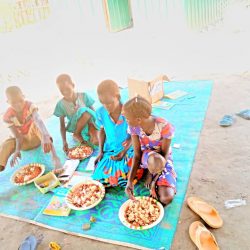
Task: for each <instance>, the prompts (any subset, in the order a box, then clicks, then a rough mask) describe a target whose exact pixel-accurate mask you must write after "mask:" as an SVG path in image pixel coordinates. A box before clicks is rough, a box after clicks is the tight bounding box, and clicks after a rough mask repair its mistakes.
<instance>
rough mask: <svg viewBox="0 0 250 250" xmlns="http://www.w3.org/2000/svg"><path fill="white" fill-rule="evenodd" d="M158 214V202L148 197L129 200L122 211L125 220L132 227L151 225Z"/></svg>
mask: <svg viewBox="0 0 250 250" xmlns="http://www.w3.org/2000/svg"><path fill="white" fill-rule="evenodd" d="M159 216H160V207H159V206H158V202H157V201H156V200H154V199H152V198H150V197H145V198H144V199H138V200H136V201H131V202H129V203H128V206H127V207H126V208H125V212H124V217H125V219H126V221H127V222H128V223H129V224H130V225H131V226H133V227H142V226H148V225H151V224H152V223H154V222H155V221H156V220H157V219H158V218H159Z"/></svg>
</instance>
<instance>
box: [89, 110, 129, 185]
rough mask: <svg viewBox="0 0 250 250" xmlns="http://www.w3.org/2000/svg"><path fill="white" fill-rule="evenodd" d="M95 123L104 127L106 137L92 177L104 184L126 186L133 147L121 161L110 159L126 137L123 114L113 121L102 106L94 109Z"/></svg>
mask: <svg viewBox="0 0 250 250" xmlns="http://www.w3.org/2000/svg"><path fill="white" fill-rule="evenodd" d="M96 116H97V125H98V126H99V127H100V128H104V131H105V134H106V139H105V143H104V149H103V151H104V156H103V158H102V159H101V161H100V162H98V164H97V165H96V169H95V171H94V173H93V176H92V177H93V179H95V180H98V181H100V182H102V183H103V184H104V185H105V186H117V185H119V186H126V184H127V174H128V172H129V170H130V168H131V164H132V158H133V149H132V147H131V148H130V149H129V150H128V151H127V154H126V156H125V157H124V158H123V159H122V160H121V161H114V160H112V159H110V157H111V156H115V155H117V154H118V153H120V152H121V151H122V150H123V149H124V147H123V146H122V143H123V142H125V141H126V140H127V138H128V136H129V135H128V133H127V129H128V124H127V122H126V119H125V117H124V116H123V115H120V117H119V119H118V121H117V122H116V123H115V122H114V121H113V119H112V118H111V117H110V115H109V113H108V112H107V110H106V109H105V108H104V107H101V108H99V109H98V110H97V111H96Z"/></svg>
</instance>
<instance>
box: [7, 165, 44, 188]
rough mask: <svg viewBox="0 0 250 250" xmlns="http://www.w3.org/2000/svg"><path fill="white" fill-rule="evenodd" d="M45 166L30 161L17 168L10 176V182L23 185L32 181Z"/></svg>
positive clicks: (40, 174) (41, 173) (42, 171)
mask: <svg viewBox="0 0 250 250" xmlns="http://www.w3.org/2000/svg"><path fill="white" fill-rule="evenodd" d="M44 171H45V166H44V165H42V164H39V163H30V164H28V165H25V166H23V167H21V168H19V169H18V170H17V171H16V172H15V173H14V174H13V175H12V176H11V179H10V180H11V182H12V183H13V184H14V185H17V186H23V185H27V184H30V183H32V182H33V181H34V180H36V179H37V178H39V177H40V176H42V175H43V173H44Z"/></svg>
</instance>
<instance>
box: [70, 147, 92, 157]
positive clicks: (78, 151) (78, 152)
mask: <svg viewBox="0 0 250 250" xmlns="http://www.w3.org/2000/svg"><path fill="white" fill-rule="evenodd" d="M92 153H93V148H92V147H90V146H89V145H81V146H77V147H73V148H70V149H69V150H68V153H67V155H68V158H69V159H72V160H84V159H86V158H88V157H89V156H90V155H92Z"/></svg>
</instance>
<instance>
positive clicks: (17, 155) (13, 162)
mask: <svg viewBox="0 0 250 250" xmlns="http://www.w3.org/2000/svg"><path fill="white" fill-rule="evenodd" d="M18 158H19V159H21V153H20V151H16V152H15V153H14V154H13V156H12V159H11V161H10V166H11V167H14V166H15V165H16V164H17V163H18Z"/></svg>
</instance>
